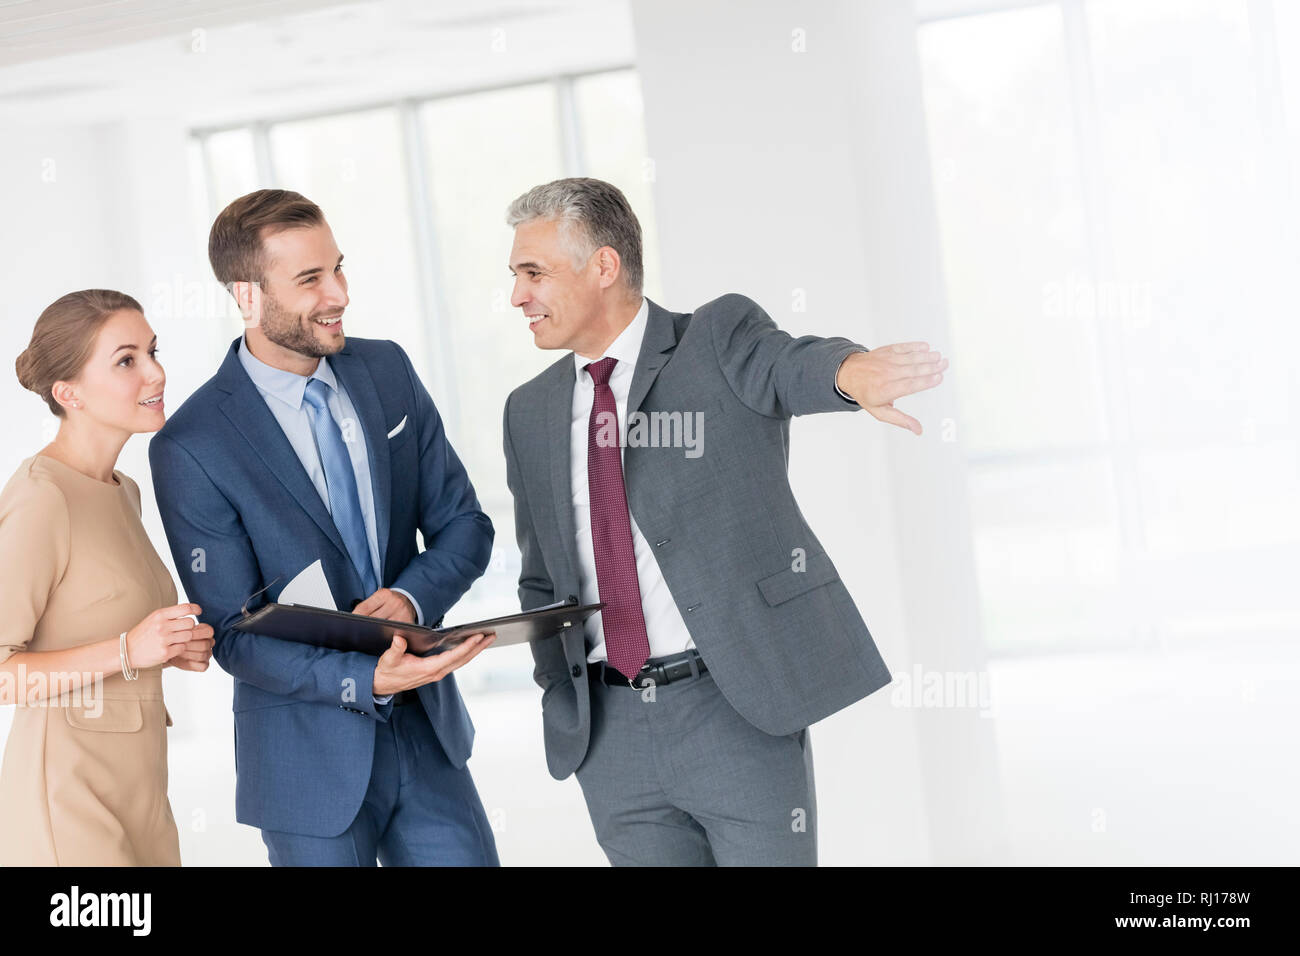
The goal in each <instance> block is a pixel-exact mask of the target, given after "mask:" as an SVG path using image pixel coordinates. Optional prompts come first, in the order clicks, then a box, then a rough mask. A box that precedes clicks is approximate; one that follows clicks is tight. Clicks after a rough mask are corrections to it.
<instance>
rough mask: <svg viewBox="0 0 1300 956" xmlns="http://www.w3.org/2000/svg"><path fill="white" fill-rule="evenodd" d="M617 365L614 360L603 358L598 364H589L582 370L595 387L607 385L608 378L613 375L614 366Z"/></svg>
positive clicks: (616, 360) (616, 361)
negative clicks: (589, 377) (585, 371)
mask: <svg viewBox="0 0 1300 956" xmlns="http://www.w3.org/2000/svg"><path fill="white" fill-rule="evenodd" d="M617 364H618V359H616V358H603V359H601V360H600V361H599V362H589V363H588V364H586V365H584V366H583V368H584V369H586V370H587V374H589V375H590V376H591V380H592V381H593V382H595V383H596V384H597V385H608V384H609V377H610V376H611V375H613V374H614V366H615V365H617Z"/></svg>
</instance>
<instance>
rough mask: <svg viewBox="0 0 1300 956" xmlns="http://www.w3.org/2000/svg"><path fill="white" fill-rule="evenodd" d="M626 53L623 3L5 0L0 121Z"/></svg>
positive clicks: (499, 72) (333, 104) (130, 110)
mask: <svg viewBox="0 0 1300 956" xmlns="http://www.w3.org/2000/svg"><path fill="white" fill-rule="evenodd" d="M633 60H634V48H633V37H632V24H631V14H630V11H629V9H628V7H627V2H626V0H352V2H350V3H339V2H337V0H259V2H252V0H171V2H163V0H0V120H2V121H5V122H11V123H29V124H46V123H67V122H86V121H95V120H110V119H116V118H129V117H132V116H157V115H172V116H180V117H182V118H183V120H184V121H185V122H186V123H189V124H190V125H195V126H213V125H221V124H222V123H228V122H242V121H246V120H249V119H257V118H272V119H273V118H277V117H281V116H286V115H294V114H296V113H300V112H318V111H333V110H339V109H346V108H348V107H349V106H356V105H367V104H369V103H375V102H382V101H386V100H391V99H394V98H399V97H403V96H424V95H432V94H436V93H440V92H448V91H455V90H461V89H472V88H477V87H482V86H493V85H499V84H505V83H510V82H517V81H519V80H523V79H531V78H533V77H538V76H547V75H554V74H556V73H565V72H580V71H582V70H587V69H599V68H604V67H609V66H624V65H627V64H629V63H631V62H633Z"/></svg>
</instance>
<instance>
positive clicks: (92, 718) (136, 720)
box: [63, 700, 144, 734]
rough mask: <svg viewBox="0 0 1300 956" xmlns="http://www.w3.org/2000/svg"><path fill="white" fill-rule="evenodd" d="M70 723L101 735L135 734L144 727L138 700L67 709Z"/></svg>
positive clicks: (114, 701)
mask: <svg viewBox="0 0 1300 956" xmlns="http://www.w3.org/2000/svg"><path fill="white" fill-rule="evenodd" d="M63 714H64V716H65V717H66V718H67V720H68V723H69V724H71V725H72V726H73V727H76V728H77V729H78V730H90V731H94V732H96V733H101V734H133V733H135V732H136V731H137V730H139V729H140V728H141V727H142V726H144V716H143V715H142V714H141V712H140V702H139V701H138V700H101V701H99V702H98V703H96V704H94V705H92V706H90V707H83V706H77V707H65V708H63Z"/></svg>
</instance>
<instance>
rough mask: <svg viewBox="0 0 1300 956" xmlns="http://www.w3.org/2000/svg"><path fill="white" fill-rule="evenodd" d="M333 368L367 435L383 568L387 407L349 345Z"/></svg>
mask: <svg viewBox="0 0 1300 956" xmlns="http://www.w3.org/2000/svg"><path fill="white" fill-rule="evenodd" d="M330 365H331V366H332V367H333V369H334V374H335V375H337V376H338V378H339V381H341V382H342V383H343V387H344V388H345V389H347V392H348V397H349V398H350V399H352V407H353V408H355V409H356V410H357V414H358V415H359V416H361V423H360V424H361V428H362V430H363V431H364V433H365V440H366V454H367V457H368V458H369V460H370V484H371V487H372V488H373V494H374V500H375V534H376V536H377V540H378V543H379V563H380V564H381V565H384V564H386V563H387V561H388V522H389V517H388V516H389V511H390V509H391V507H392V462H391V459H390V458H389V455H388V426H387V425H386V424H385V423H384V408H383V405H382V404H381V403H380V401H379V391H378V389H377V388H376V387H375V380H374V378H373V377H371V375H370V369H368V368H366V364H365V363H364V362H362V361H361V360H360V359H359V358H357V357H356V356H355V355H353V354H352V352H351V350H350V349H349V348H348V347H347V346H344V347H343V350H342V351H341V352H339V353H338V354H337V355H335V356H333V357H332V358H331V360H330ZM317 497H318V498H319V496H317ZM378 571H379V584H380V586H381V587H382V586H383V583H384V581H385V580H386V578H385V577H384V568H383V567H380V568H379V569H378Z"/></svg>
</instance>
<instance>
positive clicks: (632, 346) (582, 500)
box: [569, 298, 695, 661]
mask: <svg viewBox="0 0 1300 956" xmlns="http://www.w3.org/2000/svg"><path fill="white" fill-rule="evenodd" d="M649 314H650V307H649V305H648V304H647V303H646V300H645V298H642V299H641V308H640V309H638V310H637V313H636V317H635V318H634V319H632V323H631V324H630V325H629V326H628V327H627V328H626V329H624V330H623V331H622V332H621V333H619V336H618V338H616V339H615V340H614V341H613V342H612V343H611V344H610V346H609V348H608V349H606V350H605V354H604V355H602V356H601V357H600V358H615V359H618V363H617V364H616V365H615V366H614V371H613V373H612V374H611V375H610V377H609V387H610V389H611V390H612V391H613V393H614V402H615V403H616V405H617V407H618V433H619V454H620V456H624V455H625V452H624V446H625V444H626V437H627V395H628V392H629V391H630V390H631V388H632V373H633V372H635V371H636V361H637V357H638V356H639V355H640V354H641V340H642V339H643V338H644V337H645V327H646V319H647V317H648V316H649ZM598 361H600V359H587V358H583V357H582V356H581V355H579V354H578V353H577V352H574V353H573V370H574V374H575V375H576V376H577V385H576V386H575V387H574V389H573V418H572V424H571V426H570V435H569V439H570V443H569V478H570V489H571V492H572V498H573V533H574V539H575V542H576V544H577V546H578V571H579V575H580V576H581V578H582V603H583V604H595V603H596V602H597V601H599V600H600V586H599V584H598V582H597V579H596V552H595V548H594V547H593V545H592V542H591V496H590V492H589V491H588V489H587V424H588V422H589V421H590V419H591V406H592V404H593V402H594V401H595V399H596V386H595V384H594V383H593V382H592V380H591V375H590V374H588V373H587V372H586V371H584V370H583V366H585V365H587V364H590V363H595V362H598ZM625 484H626V479H625ZM627 517H628V522H629V523H630V524H631V525H632V549H633V551H634V553H635V555H636V575H637V580H638V581H639V582H640V585H641V613H642V614H643V615H644V616H645V629H646V636H647V637H648V638H649V639H650V656H651V657H664V656H666V655H670V654H680V653H681V652H682V651H685V650H688V649H690V648H692V647H694V646H695V642H694V641H692V640H691V633H690V631H688V630H687V629H686V621H684V620H683V619H682V613H681V611H679V610H678V609H677V602H676V601H674V600H673V596H672V594H671V593H670V592H669V590H668V583H667V582H666V581H664V576H663V572H661V571H660V570H659V562H658V560H657V559H656V558H655V556H654V552H653V550H652V549H651V547H650V544H649V543H648V542H647V541H646V539H645V536H644V535H642V534H641V530H640V529H639V528H638V527H637V526H636V519H635V518H634V517H632V512H631V509H629V510H628V516H627ZM586 636H587V643H588V645H589V646H590V648H591V651H590V653H589V654H588V655H587V660H588V661H603V660H608V657H607V655H606V654H605V632H604V627H603V625H602V624H601V620H600V615H599V614H593V615H592V616H591V617H589V618H587V623H586Z"/></svg>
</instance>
